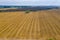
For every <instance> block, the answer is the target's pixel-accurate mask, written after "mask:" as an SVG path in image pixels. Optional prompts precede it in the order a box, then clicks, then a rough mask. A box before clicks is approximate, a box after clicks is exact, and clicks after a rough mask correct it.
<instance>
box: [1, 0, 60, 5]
mask: <svg viewBox="0 0 60 40" xmlns="http://www.w3.org/2000/svg"><path fill="white" fill-rule="evenodd" d="M0 5H27V6H29V5H31V6H41V5H47V6H48V5H54V6H55V5H57V6H60V0H0Z"/></svg>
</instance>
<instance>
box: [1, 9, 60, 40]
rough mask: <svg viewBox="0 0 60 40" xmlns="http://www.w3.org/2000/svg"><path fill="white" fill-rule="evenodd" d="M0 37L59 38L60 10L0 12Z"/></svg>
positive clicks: (59, 39)
mask: <svg viewBox="0 0 60 40" xmlns="http://www.w3.org/2000/svg"><path fill="white" fill-rule="evenodd" d="M0 38H17V39H31V40H32V39H35V40H50V39H53V40H60V11H59V10H45V11H37V12H30V13H28V14H26V13H25V12H22V11H20V12H0Z"/></svg>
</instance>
